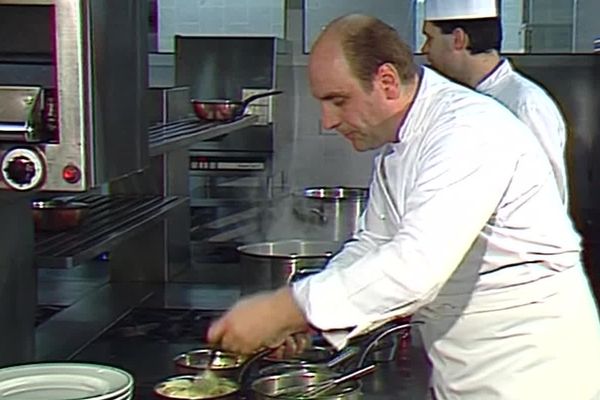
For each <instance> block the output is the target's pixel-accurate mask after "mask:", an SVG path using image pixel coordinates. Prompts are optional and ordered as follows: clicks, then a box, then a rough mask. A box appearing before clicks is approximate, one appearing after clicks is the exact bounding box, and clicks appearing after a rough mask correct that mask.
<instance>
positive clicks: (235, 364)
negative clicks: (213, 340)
mask: <svg viewBox="0 0 600 400" xmlns="http://www.w3.org/2000/svg"><path fill="white" fill-rule="evenodd" d="M247 359H248V356H245V355H241V354H235V353H228V352H225V351H221V350H213V349H196V350H191V351H188V352H185V353H182V354H179V355H177V356H176V357H175V358H174V359H173V362H174V363H175V369H176V371H177V372H178V373H182V374H197V373H199V372H202V371H204V370H206V369H210V370H211V371H213V372H214V373H215V374H216V375H217V376H220V377H225V378H232V379H237V378H238V375H239V372H240V370H241V367H242V365H243V364H244V363H245V362H246V360H247Z"/></svg>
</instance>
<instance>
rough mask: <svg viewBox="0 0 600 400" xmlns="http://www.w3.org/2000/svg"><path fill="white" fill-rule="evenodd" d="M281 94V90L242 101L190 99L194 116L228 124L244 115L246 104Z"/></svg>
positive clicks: (256, 95)
mask: <svg viewBox="0 0 600 400" xmlns="http://www.w3.org/2000/svg"><path fill="white" fill-rule="evenodd" d="M280 93H283V92H282V91H281V90H271V91H269V92H264V93H259V94H255V95H253V96H250V97H248V98H246V99H245V100H243V101H235V100H228V99H218V100H199V99H192V100H191V102H192V106H193V107H194V112H195V113H196V116H197V117H198V118H200V119H201V120H204V121H220V122H230V121H233V120H235V119H237V118H239V117H241V116H243V115H244V113H245V112H246V108H247V107H248V104H250V103H251V102H253V101H254V100H258V99H260V98H263V97H268V96H274V95H276V94H280Z"/></svg>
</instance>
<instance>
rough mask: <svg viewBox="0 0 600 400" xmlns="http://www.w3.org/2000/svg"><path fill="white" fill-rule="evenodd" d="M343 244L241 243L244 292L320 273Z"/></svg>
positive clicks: (283, 241) (291, 241) (272, 287)
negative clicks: (242, 244)
mask: <svg viewBox="0 0 600 400" xmlns="http://www.w3.org/2000/svg"><path fill="white" fill-rule="evenodd" d="M339 247H340V246H339V244H338V243H335V242H329V241H311V240H299V239H291V240H281V241H274V242H262V243H253V244H247V245H244V246H239V247H238V248H237V251H238V253H239V255H240V265H241V268H242V292H243V293H244V294H249V293H253V292H258V291H261V290H269V289H276V288H278V287H280V286H282V285H286V284H289V283H291V282H293V281H295V280H298V279H301V278H303V277H305V276H308V275H311V274H313V273H317V272H319V271H320V270H321V269H323V267H324V266H325V264H326V263H327V261H328V260H329V259H330V258H331V257H332V255H333V254H334V253H336V252H337V251H338V250H339Z"/></svg>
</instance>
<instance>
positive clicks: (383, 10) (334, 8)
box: [304, 0, 414, 52]
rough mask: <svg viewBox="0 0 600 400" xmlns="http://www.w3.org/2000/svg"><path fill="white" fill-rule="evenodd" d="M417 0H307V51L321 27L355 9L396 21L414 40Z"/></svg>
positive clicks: (397, 27) (305, 48)
mask: <svg viewBox="0 0 600 400" xmlns="http://www.w3.org/2000/svg"><path fill="white" fill-rule="evenodd" d="M413 4H414V0H368V1H366V0H305V1H304V7H305V10H306V18H305V22H306V24H305V28H306V29H305V33H304V43H305V46H304V51H305V52H309V50H310V47H311V45H312V43H313V41H314V40H315V39H316V37H317V36H318V34H319V32H320V31H321V29H322V28H323V27H324V26H325V25H327V23H329V22H330V21H331V20H333V19H335V18H337V17H340V16H343V15H345V14H351V13H361V14H368V15H373V16H375V17H378V18H380V19H382V20H383V21H385V22H387V23H388V24H390V25H392V26H393V27H394V28H396V30H397V31H398V32H399V33H400V34H401V35H402V36H403V37H404V38H405V40H406V41H407V42H408V43H410V44H411V45H413V44H414V14H413V10H414V5H413Z"/></svg>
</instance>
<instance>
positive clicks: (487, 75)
mask: <svg viewBox="0 0 600 400" xmlns="http://www.w3.org/2000/svg"><path fill="white" fill-rule="evenodd" d="M504 62H506V59H505V58H501V59H500V61H498V64H496V66H495V67H494V68H492V69H491V70H490V72H488V73H487V74H485V75H484V76H483V78H481V79H480V80H479V82H477V85H475V88H477V87H479V85H481V84H482V83H483V82H485V81H486V80H488V79H489V77H490V76H492V75H494V74H495V73H496V71H498V69H500V67H501V66H502V64H504Z"/></svg>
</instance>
